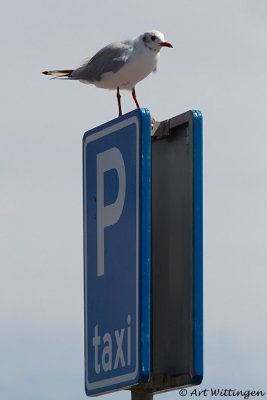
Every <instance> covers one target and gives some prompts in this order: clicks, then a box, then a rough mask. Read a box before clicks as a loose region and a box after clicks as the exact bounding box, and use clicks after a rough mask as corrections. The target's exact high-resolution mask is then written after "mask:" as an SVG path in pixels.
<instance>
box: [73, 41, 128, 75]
mask: <svg viewBox="0 0 267 400" xmlns="http://www.w3.org/2000/svg"><path fill="white" fill-rule="evenodd" d="M130 53H131V46H130V44H129V43H128V42H127V41H125V42H118V43H111V44H109V45H108V46H106V47H104V48H103V49H101V50H100V51H99V52H98V53H96V54H95V55H94V56H93V57H92V58H91V59H90V60H87V61H85V62H84V64H82V65H81V66H80V67H78V68H77V69H75V70H74V71H73V72H72V73H71V74H70V78H73V79H82V80H85V81H88V82H95V81H100V80H101V78H102V76H103V74H105V73H107V72H113V73H115V72H117V71H118V70H119V69H120V68H121V67H122V66H123V65H124V64H125V63H126V62H127V60H128V58H129V55H130Z"/></svg>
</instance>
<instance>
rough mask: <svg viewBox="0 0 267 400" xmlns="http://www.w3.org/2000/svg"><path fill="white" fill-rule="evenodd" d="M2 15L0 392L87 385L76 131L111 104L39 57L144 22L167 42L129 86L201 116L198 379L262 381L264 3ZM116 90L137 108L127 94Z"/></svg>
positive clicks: (143, 96) (62, 7) (108, 4)
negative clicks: (145, 73) (54, 74)
mask: <svg viewBox="0 0 267 400" xmlns="http://www.w3.org/2000/svg"><path fill="white" fill-rule="evenodd" d="M0 22H1V23H0V33H1V35H0V37H1V39H0V40H1V54H2V57H1V88H0V106H1V119H0V124H1V125H0V126H1V130H0V132H1V147H0V152H1V155H0V182H1V189H2V191H1V197H0V218H1V233H0V234H1V251H0V258H1V261H0V270H1V280H0V308H1V329H0V394H1V396H0V397H1V399H2V398H3V399H5V400H14V399H18V398H20V399H21V400H24V399H25V400H26V399H27V400H39V399H40V400H55V399H59V398H64V399H65V400H68V399H75V400H78V399H85V398H86V396H85V394H84V389H83V386H84V384H83V281H82V279H83V265H82V182H81V173H82V169H81V140H82V135H83V133H84V132H85V131H87V130H88V129H90V128H92V127H94V126H97V125H100V124H101V123H103V122H105V121H108V120H110V119H113V118H114V117H116V116H117V103H116V96H115V93H114V92H112V91H104V90H102V89H97V88H95V87H93V86H87V85H82V84H80V83H78V82H59V81H49V80H48V79H47V77H45V76H43V75H41V71H43V70H44V69H53V68H72V67H74V66H77V65H78V64H79V63H80V61H81V60H82V59H83V58H85V57H88V56H90V55H93V54H94V53H95V52H96V51H97V50H98V49H99V48H101V47H102V46H104V45H106V44H107V43H109V42H112V41H115V40H120V39H127V38H130V37H132V36H135V35H138V34H140V33H142V32H144V31H145V30H147V29H152V28H155V29H158V30H160V31H162V32H164V34H165V37H166V40H168V41H170V42H171V43H172V44H173V46H174V48H173V49H172V50H169V49H163V51H162V55H161V59H160V62H159V67H158V72H157V74H153V75H151V76H150V77H148V78H147V79H146V80H145V81H143V82H141V83H140V84H138V85H137V87H136V92H137V95H138V100H139V103H140V105H141V106H144V107H147V108H149V109H150V110H151V113H152V115H153V116H154V117H155V118H156V119H157V120H164V119H167V118H169V117H173V116H175V115H177V114H180V113H182V112H184V111H187V110H189V109H192V108H196V109H200V110H201V111H202V113H203V116H204V283H205V288H204V307H205V353H204V354H205V365H204V366H205V372H204V373H205V378H204V381H203V384H202V385H201V387H202V388H210V387H220V388H226V387H227V388H237V389H240V390H242V389H243V390H244V389H262V390H265V391H267V386H266V371H267V365H266V350H267V340H266V321H267V318H266V317H267V316H266V300H267V296H266V278H267V272H266V264H267V262H266V261H267V257H266V256H267V243H266V237H267V217H266V204H267V185H266V183H267V182H266V181H267V179H266V170H267V158H266V148H267V131H266V126H267V114H266V93H267V78H266V71H267V50H266V49H267V47H266V37H267V3H266V1H265V0H257V1H255V0H235V1H234V2H233V1H229V0H224V1H220V2H219V1H214V0H203V1H201V2H200V1H198V0H181V1H180V0H179V1H171V0H165V1H164V2H159V1H158V0H154V1H151V0H147V1H145V2H144V1H141V0H135V1H122V0H119V1H115V0H113V1H110V0H106V1H103V0H99V1H97V2H95V1H89V0H87V1H86V0H76V1H75V2H73V1H69V0H65V1H57V2H55V1H51V0H46V1H39V0H32V1H30V0H25V1H23V2H18V1H17V2H6V3H5V4H4V5H3V6H2V11H1V16H0ZM122 104H123V111H125V112H126V111H130V110H132V109H133V108H134V103H133V101H132V98H131V96H130V93H128V92H123V93H122ZM106 398H107V399H126V398H128V399H129V398H130V393H129V392H121V393H119V394H118V393H117V394H110V395H107V396H106ZM160 398H162V399H170V400H171V399H177V398H178V392H171V393H168V394H162V395H160Z"/></svg>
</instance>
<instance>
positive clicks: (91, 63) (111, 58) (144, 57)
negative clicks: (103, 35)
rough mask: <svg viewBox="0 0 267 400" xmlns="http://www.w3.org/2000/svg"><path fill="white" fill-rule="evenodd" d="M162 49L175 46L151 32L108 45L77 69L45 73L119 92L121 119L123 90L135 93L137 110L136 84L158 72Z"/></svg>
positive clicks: (159, 33) (45, 72)
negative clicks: (121, 92)
mask: <svg viewBox="0 0 267 400" xmlns="http://www.w3.org/2000/svg"><path fill="white" fill-rule="evenodd" d="M162 47H173V46H172V45H171V44H170V43H168V42H166V41H165V38H164V35H163V33H161V32H159V31H156V30H151V31H147V32H145V33H143V34H141V35H140V36H137V37H134V38H132V39H128V40H124V41H122V42H114V43H111V44H108V45H107V46H106V47H104V48H103V49H101V50H99V51H98V52H97V53H96V54H95V55H94V56H93V57H92V58H87V59H85V60H84V61H83V63H82V64H81V65H80V66H79V67H78V68H76V69H65V70H54V71H43V72H42V73H43V74H45V75H52V76H53V77H54V78H63V79H69V80H78V81H80V82H82V83H86V84H93V85H95V86H97V87H99V88H104V89H111V90H112V89H113V90H117V101H118V108H119V116H121V115H122V108H121V95H120V89H121V90H123V89H126V90H131V91H132V97H133V99H134V101H135V104H136V107H137V108H140V107H139V103H138V101H137V98H136V94H135V85H136V84H137V83H138V82H140V81H142V80H143V79H145V78H146V77H147V76H148V75H149V74H150V73H151V72H156V69H157V62H158V59H159V56H160V50H161V48H162Z"/></svg>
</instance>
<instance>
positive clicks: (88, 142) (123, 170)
mask: <svg viewBox="0 0 267 400" xmlns="http://www.w3.org/2000/svg"><path fill="white" fill-rule="evenodd" d="M83 189H84V190H83V193H84V293H85V296H84V298H85V390H86V393H87V395H100V394H105V393H108V392H111V391H115V390H119V389H131V391H132V399H134V400H149V399H152V398H153V393H156V392H162V391H166V390H171V389H174V388H177V387H182V386H185V385H186V386H188V385H196V384H199V383H201V380H202V376H203V337H202V336H203V318H202V314H203V311H202V307H203V293H202V288H203V281H202V274H203V272H202V259H203V254H202V248H203V244H202V230H203V228H202V116H201V114H200V112H198V111H189V112H187V113H184V114H182V115H180V116H177V117H174V118H171V119H170V120H168V121H164V122H162V123H155V125H154V128H153V129H151V119H150V114H149V111H148V110H146V109H137V110H135V111H133V112H131V113H128V114H126V115H124V116H122V117H120V118H117V119H115V120H113V121H110V122H108V123H106V124H104V125H101V126H99V127H97V128H95V129H93V130H91V131H88V132H86V133H85V135H84V139H83Z"/></svg>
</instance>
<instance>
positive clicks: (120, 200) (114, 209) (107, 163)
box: [97, 147, 126, 276]
mask: <svg viewBox="0 0 267 400" xmlns="http://www.w3.org/2000/svg"><path fill="white" fill-rule="evenodd" d="M111 169H115V170H116V171H117V173H118V177H119V190H118V195H117V198H116V200H115V201H114V203H111V204H109V205H107V206H104V173H105V172H106V171H109V170H111ZM125 190H126V176H125V165H124V161H123V158H122V154H121V152H120V150H119V149H118V148H117V147H113V148H112V149H109V150H106V151H104V152H103V153H98V154H97V276H101V275H104V228H105V227H106V226H110V225H114V224H116V223H117V222H118V220H119V219H120V216H121V213H122V210H123V206H124V200H125Z"/></svg>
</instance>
